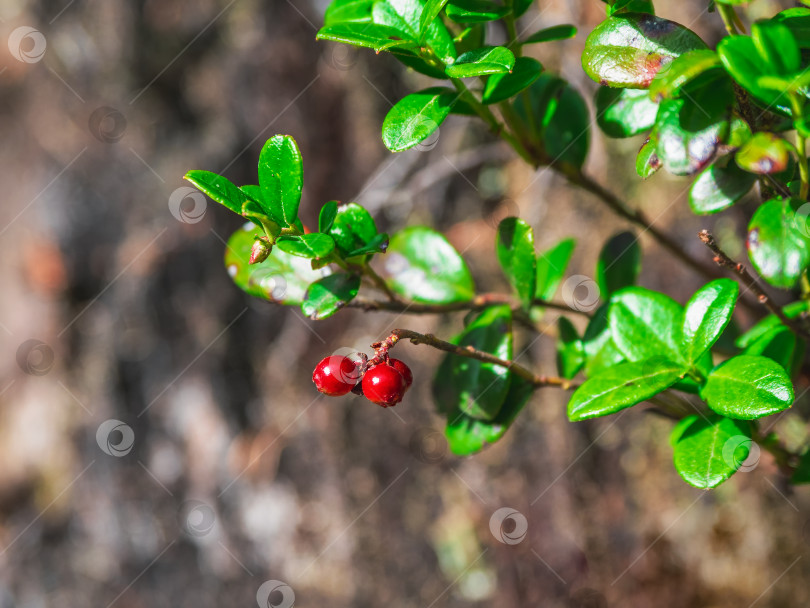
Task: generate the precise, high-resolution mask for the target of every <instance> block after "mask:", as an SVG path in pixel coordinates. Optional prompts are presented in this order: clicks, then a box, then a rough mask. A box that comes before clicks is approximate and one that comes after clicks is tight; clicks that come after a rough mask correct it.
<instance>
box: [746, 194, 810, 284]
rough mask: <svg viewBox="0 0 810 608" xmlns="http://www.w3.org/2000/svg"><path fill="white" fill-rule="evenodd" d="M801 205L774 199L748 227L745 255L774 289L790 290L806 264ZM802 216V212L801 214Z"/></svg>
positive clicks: (809, 243)
mask: <svg viewBox="0 0 810 608" xmlns="http://www.w3.org/2000/svg"><path fill="white" fill-rule="evenodd" d="M801 207H802V202H801V201H800V200H796V199H783V198H775V199H771V200H769V201H766V202H764V203H762V205H760V206H759V209H757V211H756V212H755V213H754V216H753V217H752V218H751V223H750V224H749V225H748V255H749V256H750V258H751V263H752V264H753V265H754V268H756V269H757V272H758V273H759V274H760V275H762V278H764V279H765V280H766V281H768V282H769V283H770V284H771V285H775V286H776V287H783V288H789V287H793V285H795V284H796V282H797V281H798V280H799V277H800V276H801V274H802V272H804V269H805V268H807V265H808V263H810V240H808V236H807V234H805V232H806V230H807V226H806V217H803V216H801V215H797V214H796V211H797V210H798V209H800V208H801ZM805 213H806V210H805Z"/></svg>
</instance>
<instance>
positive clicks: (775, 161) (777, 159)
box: [734, 131, 790, 175]
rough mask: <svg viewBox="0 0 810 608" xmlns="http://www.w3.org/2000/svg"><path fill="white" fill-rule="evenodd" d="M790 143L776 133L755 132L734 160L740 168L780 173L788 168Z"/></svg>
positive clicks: (752, 171)
mask: <svg viewBox="0 0 810 608" xmlns="http://www.w3.org/2000/svg"><path fill="white" fill-rule="evenodd" d="M789 158H790V145H789V144H788V143H787V142H786V141H785V140H784V139H782V138H781V137H779V136H778V135H776V134H775V133H768V132H765V131H760V132H759V133H754V135H753V137H751V139H749V140H748V141H747V142H746V143H745V144H743V146H742V147H741V148H740V149H739V150H738V151H737V155H736V156H735V157H734V160H735V161H736V162H737V165H739V166H740V168H742V169H744V170H745V171H748V172H750V173H756V174H757V175H764V174H769V173H780V172H781V171H784V170H785V169H787V166H788V160H789Z"/></svg>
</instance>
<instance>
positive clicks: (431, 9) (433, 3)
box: [419, 0, 447, 40]
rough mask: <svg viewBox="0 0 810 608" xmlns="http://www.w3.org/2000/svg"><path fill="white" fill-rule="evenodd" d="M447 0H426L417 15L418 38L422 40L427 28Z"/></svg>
mask: <svg viewBox="0 0 810 608" xmlns="http://www.w3.org/2000/svg"><path fill="white" fill-rule="evenodd" d="M445 4H447V0H427V2H425V7H424V8H423V9H422V14H421V15H420V17H419V39H420V40H424V39H425V36H426V34H427V29H428V27H430V24H431V23H433V22H434V21H435V20H436V18H437V17H438V16H439V13H441V12H442V9H443V8H444V5H445Z"/></svg>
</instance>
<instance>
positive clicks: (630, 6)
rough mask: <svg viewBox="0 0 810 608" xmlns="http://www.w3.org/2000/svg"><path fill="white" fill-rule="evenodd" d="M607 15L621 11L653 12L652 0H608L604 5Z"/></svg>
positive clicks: (652, 13)
mask: <svg viewBox="0 0 810 608" xmlns="http://www.w3.org/2000/svg"><path fill="white" fill-rule="evenodd" d="M605 12H606V14H607V16H608V17H611V16H613V15H619V14H621V13H649V14H650V15H654V14H655V8H654V7H653V3H652V0H609V1H608V2H607V6H606V7H605Z"/></svg>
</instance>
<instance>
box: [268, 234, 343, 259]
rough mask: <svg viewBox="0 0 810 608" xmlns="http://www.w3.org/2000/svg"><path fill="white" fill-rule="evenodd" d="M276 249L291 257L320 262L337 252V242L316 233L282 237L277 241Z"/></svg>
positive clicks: (325, 235)
mask: <svg viewBox="0 0 810 608" xmlns="http://www.w3.org/2000/svg"><path fill="white" fill-rule="evenodd" d="M276 247H277V248H278V249H281V250H282V251H284V252H285V253H289V254H290V255H297V256H299V257H302V258H309V259H316V260H318V259H323V258H325V257H327V256H329V254H330V253H332V252H333V251H334V250H335V241H334V240H333V239H332V237H331V236H329V235H328V234H320V233H318V232H314V233H312V234H302V235H299V236H280V237H278V239H277V240H276Z"/></svg>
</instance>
